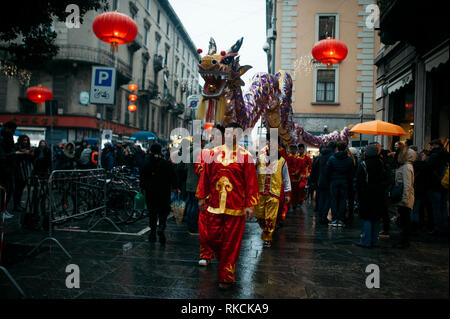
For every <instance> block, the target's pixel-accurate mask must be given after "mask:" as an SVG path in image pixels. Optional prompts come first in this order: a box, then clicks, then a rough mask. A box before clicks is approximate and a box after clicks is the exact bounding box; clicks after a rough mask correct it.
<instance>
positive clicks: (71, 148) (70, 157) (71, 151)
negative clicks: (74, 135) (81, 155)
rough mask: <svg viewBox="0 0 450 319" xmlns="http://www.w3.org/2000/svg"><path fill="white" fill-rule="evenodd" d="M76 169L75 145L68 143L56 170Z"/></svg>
mask: <svg viewBox="0 0 450 319" xmlns="http://www.w3.org/2000/svg"><path fill="white" fill-rule="evenodd" d="M74 168H75V144H73V143H72V142H67V143H66V145H64V148H63V152H62V153H61V154H59V155H58V158H57V160H56V169H58V170H70V169H74Z"/></svg>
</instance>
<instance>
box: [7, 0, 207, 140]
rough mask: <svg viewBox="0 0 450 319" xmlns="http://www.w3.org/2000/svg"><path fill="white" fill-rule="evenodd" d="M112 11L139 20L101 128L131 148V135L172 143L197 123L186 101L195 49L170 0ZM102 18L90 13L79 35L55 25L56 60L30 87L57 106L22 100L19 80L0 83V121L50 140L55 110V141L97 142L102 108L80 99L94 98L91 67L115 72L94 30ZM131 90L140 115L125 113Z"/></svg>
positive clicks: (119, 1)
mask: <svg viewBox="0 0 450 319" xmlns="http://www.w3.org/2000/svg"><path fill="white" fill-rule="evenodd" d="M109 5H110V10H118V11H119V12H121V13H124V14H126V15H128V16H130V17H131V18H133V19H134V21H135V22H136V23H137V26H138V35H137V37H136V38H135V40H134V41H133V42H131V43H128V44H124V45H120V46H119V49H118V60H117V90H116V92H115V104H114V105H108V106H106V107H105V110H104V114H103V119H104V128H105V129H112V130H113V140H124V141H126V140H127V139H128V138H129V137H130V136H131V135H132V134H133V133H135V132H137V131H141V130H148V131H152V132H154V133H155V134H156V135H157V136H158V137H159V138H160V139H161V140H162V141H168V140H169V139H170V136H169V135H170V132H171V130H172V129H174V128H176V127H180V126H184V127H187V124H188V123H189V122H190V119H191V117H192V114H191V110H189V109H187V108H186V100H187V97H188V96H189V95H191V94H196V93H199V85H198V72H197V64H198V60H199V57H198V54H197V52H196V46H195V45H194V43H193V42H192V40H191V38H190V37H189V34H188V33H187V32H186V30H185V29H184V27H183V25H182V23H181V21H180V19H179V18H178V16H177V14H176V13H175V11H174V10H173V8H172V7H171V5H170V4H169V2H168V1H167V0H132V1H130V0H112V1H109ZM100 13H101V12H95V11H91V12H88V13H87V14H86V15H85V16H84V17H83V23H82V24H81V26H80V28H68V27H67V26H66V24H65V23H64V22H55V23H54V30H55V31H56V32H57V34H58V36H57V39H56V43H57V45H58V46H59V52H58V54H57V55H56V56H55V58H54V59H53V61H52V63H51V65H49V67H48V68H47V69H45V70H30V71H31V73H32V78H31V83H30V86H32V85H37V84H42V85H43V86H45V87H47V88H49V89H51V90H52V92H53V100H52V101H50V102H47V103H46V104H45V105H42V106H37V105H36V104H34V103H32V102H30V101H29V100H27V98H26V97H25V91H26V89H27V87H25V86H22V85H20V84H19V83H18V82H17V81H16V80H15V79H14V78H6V77H3V78H2V79H1V80H0V122H6V121H8V120H15V121H16V122H17V124H18V125H19V129H20V130H21V131H22V133H27V134H29V135H31V136H35V137H36V136H37V137H39V136H46V138H47V139H48V140H49V135H48V134H45V132H46V131H47V132H48V129H49V126H50V119H49V115H50V110H52V113H53V124H54V125H53V126H54V129H53V141H52V142H54V143H56V142H60V141H74V140H81V139H82V138H85V137H98V134H99V133H98V132H99V118H100V107H99V106H98V105H94V104H87V105H83V104H82V102H81V100H80V94H81V93H82V92H89V91H90V85H91V70H92V66H99V65H103V66H110V67H112V66H114V55H113V53H112V52H111V50H110V47H109V44H107V43H104V42H102V41H100V40H99V39H98V38H97V37H96V36H95V34H94V33H93V30H92V22H93V20H94V18H95V17H96V16H97V15H99V14H100ZM130 83H135V84H137V85H138V91H137V95H138V100H137V101H136V102H135V103H134V104H136V105H137V110H136V111H135V112H129V111H128V105H129V104H130V102H129V101H128V95H129V94H130V92H129V90H128V84H130ZM36 139H37V138H36Z"/></svg>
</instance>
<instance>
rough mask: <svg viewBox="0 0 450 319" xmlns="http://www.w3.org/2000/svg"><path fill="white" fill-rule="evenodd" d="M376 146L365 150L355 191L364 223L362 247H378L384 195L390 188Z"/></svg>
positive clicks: (386, 172) (359, 244)
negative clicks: (379, 223)
mask: <svg viewBox="0 0 450 319" xmlns="http://www.w3.org/2000/svg"><path fill="white" fill-rule="evenodd" d="M378 151H379V149H378V148H377V146H376V145H369V146H367V147H366V148H365V152H364V158H363V159H362V160H361V161H360V163H359V165H358V168H357V171H356V176H355V181H356V183H355V190H356V191H357V192H358V200H359V217H360V218H361V220H362V221H363V231H362V234H361V240H360V242H359V243H358V244H357V245H358V246H360V247H364V248H371V247H378V246H379V244H378V235H379V225H378V222H379V220H380V219H381V214H382V212H383V209H384V206H383V205H384V202H383V200H382V199H383V198H384V194H385V193H386V188H387V186H388V180H389V177H388V174H389V172H388V171H386V170H385V168H384V165H383V162H382V160H381V158H380V157H379V152H378Z"/></svg>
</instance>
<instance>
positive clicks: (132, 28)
mask: <svg viewBox="0 0 450 319" xmlns="http://www.w3.org/2000/svg"><path fill="white" fill-rule="evenodd" d="M92 30H93V31H94V33H95V35H96V36H97V38H99V39H100V40H102V41H103V42H106V43H110V44H111V50H114V51H117V49H118V45H120V44H125V43H128V42H131V41H133V40H134V39H135V38H136V35H137V33H138V27H137V24H136V22H134V20H133V19H131V18H130V17H129V16H127V15H125V14H123V13H119V12H117V11H114V12H105V13H102V14H100V15H98V16H97V17H96V18H95V19H94V22H93V23H92Z"/></svg>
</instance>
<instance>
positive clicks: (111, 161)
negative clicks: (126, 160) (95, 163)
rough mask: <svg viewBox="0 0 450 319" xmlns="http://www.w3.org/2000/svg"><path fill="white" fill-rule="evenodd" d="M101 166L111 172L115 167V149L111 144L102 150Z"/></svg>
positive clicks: (107, 144)
mask: <svg viewBox="0 0 450 319" xmlns="http://www.w3.org/2000/svg"><path fill="white" fill-rule="evenodd" d="M101 164H102V167H103V168H104V169H105V170H106V171H108V172H109V171H111V170H112V169H113V168H114V166H115V157H114V149H113V147H112V145H111V143H106V144H105V146H104V147H103V150H102V155H101Z"/></svg>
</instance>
